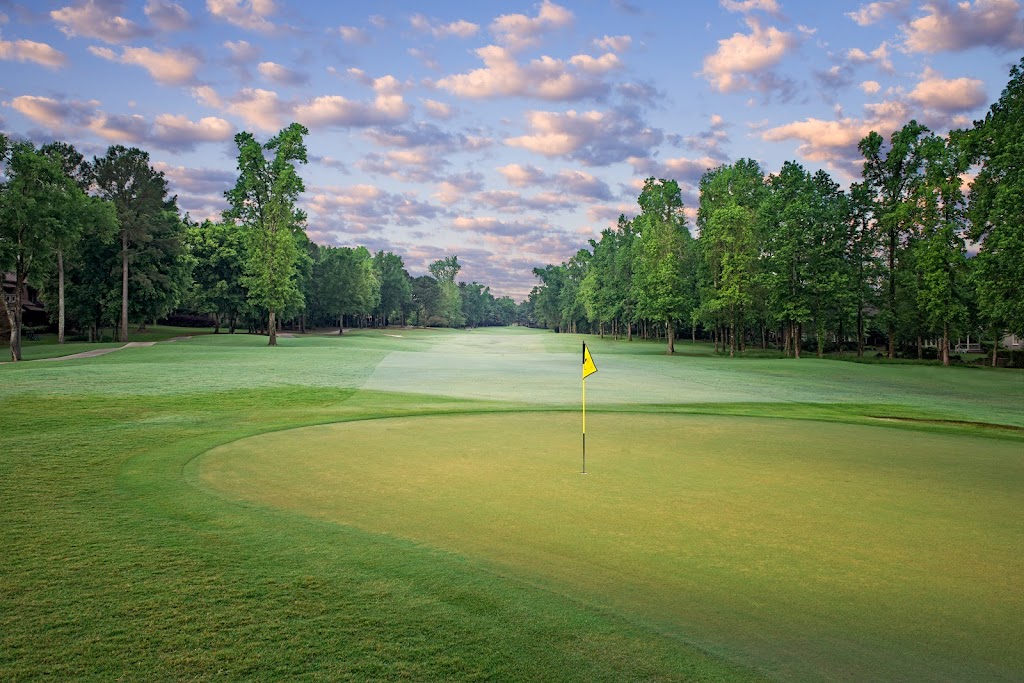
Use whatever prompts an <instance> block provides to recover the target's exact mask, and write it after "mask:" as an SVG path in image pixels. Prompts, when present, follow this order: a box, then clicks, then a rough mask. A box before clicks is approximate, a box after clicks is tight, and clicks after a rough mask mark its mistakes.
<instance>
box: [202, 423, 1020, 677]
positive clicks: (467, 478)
mask: <svg viewBox="0 0 1024 683" xmlns="http://www.w3.org/2000/svg"><path fill="white" fill-rule="evenodd" d="M578 430H579V420H578V416H577V415H566V414H564V413H559V414H551V413H547V414H531V413H519V414H496V415H487V416H460V417H447V416H446V417H442V418H438V417H430V418H423V417H421V418H401V419H394V420H387V421H363V422H357V423H348V424H342V425H331V426H324V427H309V428H305V429H302V430H298V431H287V432H276V433H273V434H269V435H263V436H259V437H253V438H250V439H245V440H241V441H236V442H233V443H230V444H227V445H224V446H221V447H219V448H217V449H215V450H213V451H211V452H209V453H208V454H206V455H205V456H203V458H201V459H200V460H198V461H197V463H198V465H197V470H198V476H199V478H200V479H201V480H202V481H203V482H204V483H205V484H206V485H208V486H210V487H212V488H215V489H217V490H219V491H222V492H224V493H225V494H227V495H229V496H232V497H235V498H238V499H243V500H250V501H257V502H260V503H263V504H266V505H271V506H274V507H280V508H284V509H288V510H294V511H298V512H301V513H304V514H306V515H309V516H312V517H316V518H320V519H326V520H330V521H334V522H337V523H339V524H344V525H349V526H355V527H358V528H360V529H364V530H367V531H372V532H377V533H387V534H392V535H394V536H396V537H398V538H401V539H406V540H410V541H414V542H417V543H421V544H423V545H426V546H428V547H432V548H441V549H444V550H447V551H450V552H453V553H457V554H459V555H464V556H467V557H470V558H481V559H483V560H486V561H487V562H488V563H489V564H492V565H493V566H494V567H495V571H498V572H500V573H504V574H510V575H513V576H520V577H525V578H527V579H528V580H530V581H531V582H535V583H537V584H538V585H542V586H544V587H546V588H547V589H549V590H551V591H552V592H555V593H564V594H568V595H571V596H573V597H575V598H577V599H579V600H581V601H584V602H589V603H592V604H595V605H600V606H606V607H612V608H613V609H615V610H616V611H618V612H621V613H622V614H624V615H629V616H633V617H635V618H637V619H639V620H641V621H643V622H645V623H650V624H652V625H655V626H656V628H657V629H658V630H660V631H663V632H667V633H670V634H673V635H676V636H678V637H679V638H681V639H683V640H696V641H697V642H699V644H700V645H701V646H703V647H706V648H708V649H711V650H713V651H718V652H721V653H723V654H729V655H732V656H738V657H740V658H742V659H743V660H744V661H745V662H746V663H748V664H751V665H757V666H759V667H762V668H765V669H767V670H768V671H769V672H770V673H772V674H776V675H780V676H782V677H783V678H786V679H792V678H799V679H805V680H815V679H823V678H827V679H836V678H843V677H848V678H851V679H853V680H892V679H908V678H921V679H927V680H965V679H969V678H972V677H973V678H984V679H986V680H989V679H1000V678H1001V679H1005V680H1009V679H1011V678H1012V677H1013V675H1014V672H1019V671H1021V670H1024V653H1022V652H1021V650H1020V649H1019V648H1017V645H1018V644H1019V637H1020V634H1019V632H1017V630H1016V629H1017V627H1018V626H1019V625H1020V621H1021V614H1024V594H1022V593H1021V592H1020V591H1018V590H1017V588H1018V585H1017V582H1018V581H1019V580H1020V578H1021V577H1024V554H1022V553H1021V550H1020V549H1021V548H1022V547H1024V525H1022V524H1021V522H1020V521H1019V519H1018V518H1017V511H1018V510H1020V509H1021V507H1022V505H1024V486H1022V484H1024V458H1022V457H1021V453H1020V450H1021V448H1020V444H1019V443H1015V442H992V441H990V440H985V439H978V438H972V437H962V436H956V437H950V436H946V435H923V434H919V433H915V432H909V431H896V430H892V429H887V428H878V427H863V426H855V425H838V424H830V425H823V424H820V423H813V422H807V421H790V420H765V419H757V418H731V417H719V416H713V417H706V416H673V415H660V416H651V415H638V414H623V413H617V414H597V415H595V416H594V417H593V418H592V419H591V426H590V434H589V436H590V439H589V445H590V449H589V452H590V456H591V457H590V467H589V473H588V474H587V475H586V476H585V477H584V476H582V475H580V474H579V473H578V472H579V464H580V463H579V450H580V448H579V438H578V435H577V434H576V432H577V431H578ZM510 435H514V436H511V437H510ZM822 444H828V446H827V447H822ZM965 460H967V461H969V462H968V463H965ZM809 636H813V637H809ZM865 653H872V656H871V657H866V656H865Z"/></svg>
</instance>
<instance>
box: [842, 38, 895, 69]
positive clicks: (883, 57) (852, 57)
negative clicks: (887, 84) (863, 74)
mask: <svg viewBox="0 0 1024 683" xmlns="http://www.w3.org/2000/svg"><path fill="white" fill-rule="evenodd" d="M846 59H847V61H848V62H850V63H851V64H876V65H878V68H879V69H881V70H882V71H885V72H886V73H893V72H894V71H895V69H894V68H893V65H892V58H891V57H890V56H889V44H888V43H886V42H884V41H883V42H882V44H881V45H879V46H878V47H876V48H875V49H874V50H872V51H871V52H864V50H861V49H860V48H859V47H855V48H851V49H849V50H847V52H846Z"/></svg>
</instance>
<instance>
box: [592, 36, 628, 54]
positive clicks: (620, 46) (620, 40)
mask: <svg viewBox="0 0 1024 683" xmlns="http://www.w3.org/2000/svg"><path fill="white" fill-rule="evenodd" d="M632 44H633V39H632V38H631V37H630V36H609V35H607V34H605V36H604V37H602V38H595V39H594V46H595V47H597V48H599V49H601V50H610V51H611V52H625V51H626V50H628V49H629V48H630V46H631V45H632Z"/></svg>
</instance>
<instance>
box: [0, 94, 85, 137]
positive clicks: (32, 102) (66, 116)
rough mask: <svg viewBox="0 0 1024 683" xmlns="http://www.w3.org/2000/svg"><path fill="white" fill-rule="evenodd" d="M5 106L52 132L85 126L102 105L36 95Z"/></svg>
mask: <svg viewBox="0 0 1024 683" xmlns="http://www.w3.org/2000/svg"><path fill="white" fill-rule="evenodd" d="M4 104H5V106H9V107H11V108H12V109H14V110H15V111H17V112H18V113H20V114H22V115H23V116H25V117H27V118H28V119H31V120H32V121H35V122H36V123H38V124H41V125H43V126H45V127H46V128H48V129H50V130H52V131H59V130H62V129H64V128H77V127H79V126H83V125H85V124H86V123H87V122H88V121H89V119H91V118H92V117H93V116H95V113H96V108H97V107H99V105H100V103H99V102H98V101H96V100H90V101H88V102H81V101H78V100H58V99H54V98H52V97H41V96H36V95H20V96H18V97H15V98H14V99H12V100H11V101H10V102H5V103H4Z"/></svg>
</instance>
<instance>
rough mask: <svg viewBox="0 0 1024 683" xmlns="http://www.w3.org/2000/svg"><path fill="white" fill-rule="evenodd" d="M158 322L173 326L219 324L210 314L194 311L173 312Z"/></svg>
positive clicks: (211, 325)
mask: <svg viewBox="0 0 1024 683" xmlns="http://www.w3.org/2000/svg"><path fill="white" fill-rule="evenodd" d="M158 322H159V323H160V324H161V325H169V326H171V327H213V326H215V325H216V324H217V321H216V320H214V319H213V318H211V317H210V316H208V315H195V314H192V313H172V314H171V315H169V316H167V317H166V318H163V319H162V320H159V321H158Z"/></svg>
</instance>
